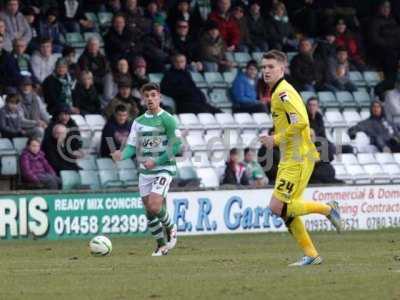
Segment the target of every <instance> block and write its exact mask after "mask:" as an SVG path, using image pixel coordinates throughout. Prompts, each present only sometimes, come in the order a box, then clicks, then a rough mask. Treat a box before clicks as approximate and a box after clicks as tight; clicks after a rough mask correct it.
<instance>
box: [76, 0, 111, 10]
mask: <svg viewBox="0 0 400 300" xmlns="http://www.w3.org/2000/svg"><path fill="white" fill-rule="evenodd" d="M105 2H106V1H104V0H85V1H82V5H83V6H82V9H83V11H88V12H95V13H98V12H102V11H106V5H105Z"/></svg>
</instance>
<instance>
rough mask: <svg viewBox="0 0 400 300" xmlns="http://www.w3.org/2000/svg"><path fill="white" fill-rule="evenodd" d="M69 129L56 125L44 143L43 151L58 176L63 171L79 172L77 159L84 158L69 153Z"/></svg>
mask: <svg viewBox="0 0 400 300" xmlns="http://www.w3.org/2000/svg"><path fill="white" fill-rule="evenodd" d="M67 135H68V129H67V127H65V125H63V124H56V125H55V126H54V127H52V130H51V132H50V134H49V137H45V138H44V139H43V142H42V151H43V152H44V154H45V157H46V159H47V161H48V162H49V163H50V165H51V166H52V168H53V169H54V171H55V172H56V174H57V175H59V174H60V171H62V170H73V171H78V170H79V169H80V168H79V166H78V165H77V164H76V159H77V158H81V157H83V156H81V155H79V156H76V155H75V154H74V153H71V151H69V139H68V138H67Z"/></svg>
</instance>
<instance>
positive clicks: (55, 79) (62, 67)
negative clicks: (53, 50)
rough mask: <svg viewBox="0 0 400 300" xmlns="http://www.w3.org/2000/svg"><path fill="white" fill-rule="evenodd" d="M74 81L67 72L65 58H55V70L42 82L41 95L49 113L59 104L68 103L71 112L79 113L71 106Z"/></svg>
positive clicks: (52, 112) (53, 111)
mask: <svg viewBox="0 0 400 300" xmlns="http://www.w3.org/2000/svg"><path fill="white" fill-rule="evenodd" d="M73 86H74V82H73V81H72V79H71V76H70V75H69V73H68V64H67V62H66V60H65V59H63V58H60V59H58V60H57V63H56V67H55V71H54V72H53V74H51V75H50V76H48V77H47V78H46V79H45V80H44V82H43V85H42V87H43V96H44V100H45V102H46V104H47V110H48V112H49V113H50V114H54V113H55V109H56V107H57V106H58V105H59V104H66V105H69V107H70V108H71V110H72V112H73V113H79V110H77V109H76V108H75V107H73V101H72V89H73Z"/></svg>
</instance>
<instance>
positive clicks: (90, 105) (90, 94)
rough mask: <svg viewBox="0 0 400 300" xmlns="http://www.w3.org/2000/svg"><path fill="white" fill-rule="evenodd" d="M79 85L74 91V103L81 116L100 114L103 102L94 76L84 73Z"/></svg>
mask: <svg viewBox="0 0 400 300" xmlns="http://www.w3.org/2000/svg"><path fill="white" fill-rule="evenodd" d="M79 77H80V78H79V79H80V80H79V83H78V84H76V86H75V88H74V90H73V91H72V101H73V103H74V107H76V108H77V109H78V110H79V112H80V114H81V115H83V116H84V115H87V114H100V113H101V100H100V97H99V95H98V93H97V90H96V87H95V86H94V82H93V74H92V72H90V71H82V72H81V74H80V76H79Z"/></svg>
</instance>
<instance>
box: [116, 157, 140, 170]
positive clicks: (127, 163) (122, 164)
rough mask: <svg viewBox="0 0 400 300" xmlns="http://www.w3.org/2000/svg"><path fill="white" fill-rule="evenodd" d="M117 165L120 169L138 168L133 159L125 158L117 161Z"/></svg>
mask: <svg viewBox="0 0 400 300" xmlns="http://www.w3.org/2000/svg"><path fill="white" fill-rule="evenodd" d="M115 165H116V167H117V169H118V170H132V169H136V166H135V163H134V162H133V160H132V159H124V160H120V161H116V162H115Z"/></svg>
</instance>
